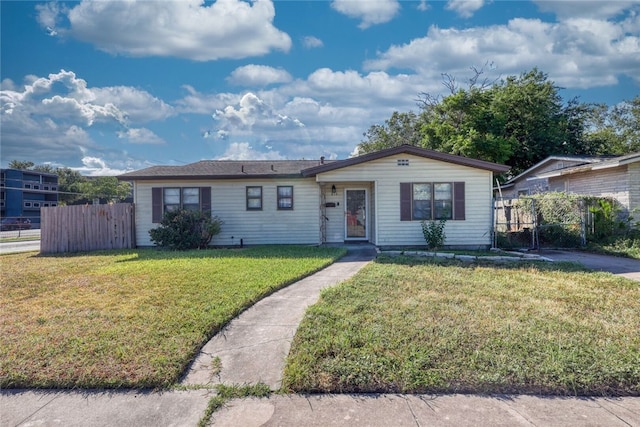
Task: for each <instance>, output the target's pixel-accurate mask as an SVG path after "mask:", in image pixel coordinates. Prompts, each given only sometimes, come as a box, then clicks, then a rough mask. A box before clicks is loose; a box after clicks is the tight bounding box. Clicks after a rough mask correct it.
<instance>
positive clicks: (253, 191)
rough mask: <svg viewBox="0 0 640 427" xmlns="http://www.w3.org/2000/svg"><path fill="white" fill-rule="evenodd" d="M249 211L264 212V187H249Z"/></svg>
mask: <svg viewBox="0 0 640 427" xmlns="http://www.w3.org/2000/svg"><path fill="white" fill-rule="evenodd" d="M247 210H248V211H259V210H262V187H247Z"/></svg>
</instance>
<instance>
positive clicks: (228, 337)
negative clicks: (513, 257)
mask: <svg viewBox="0 0 640 427" xmlns="http://www.w3.org/2000/svg"><path fill="white" fill-rule="evenodd" d="M349 249H350V250H349V253H348V255H347V256H345V257H343V258H342V259H341V260H339V261H338V262H336V263H334V264H332V265H331V266H329V267H328V268H326V269H324V270H322V271H320V272H318V273H316V274H314V275H312V276H309V277H307V278H306V279H303V280H301V281H299V282H297V283H295V284H293V285H291V286H289V287H287V288H285V289H282V290H281V291H278V292H276V293H274V294H273V295H271V296H269V297H267V298H265V299H264V300H262V301H260V302H258V303H257V304H255V305H254V306H253V307H252V308H250V309H248V310H247V311H245V312H244V313H242V314H241V315H240V316H239V317H238V318H236V319H234V320H233V321H232V322H231V323H230V324H229V325H228V327H227V328H225V330H224V331H222V332H221V333H219V334H218V335H216V336H215V337H214V338H213V339H212V340H211V341H210V342H209V343H207V344H206V345H205V346H204V347H203V349H202V352H201V353H200V355H199V356H198V357H197V358H196V360H195V361H194V363H193V364H192V366H191V368H190V369H189V371H188V372H187V374H186V375H185V377H184V379H183V381H182V384H183V385H187V386H188V385H191V386H209V385H213V384H217V383H221V382H222V383H225V384H254V383H257V382H264V383H266V384H268V385H269V386H270V387H271V388H272V389H278V388H279V387H280V384H281V382H282V369H283V367H284V359H285V357H286V355H287V353H288V351H289V348H290V345H291V340H292V338H293V336H294V334H295V331H296V329H297V326H298V324H299V322H300V320H301V319H302V316H303V314H304V311H305V309H306V308H307V307H308V306H309V305H310V304H313V303H314V302H315V301H316V300H317V298H318V295H319V293H320V290H321V289H322V288H324V287H327V286H331V285H334V284H337V283H339V282H341V281H343V280H344V279H346V278H348V277H350V276H351V275H353V274H355V273H356V272H357V271H358V270H360V268H362V267H363V266H364V265H366V264H367V263H368V262H369V261H370V260H371V259H373V258H374V257H375V249H374V248H373V247H368V246H353V247H350V248H349ZM552 258H553V257H552ZM216 356H217V357H219V358H220V365H221V370H220V371H219V372H216V371H215V370H214V368H213V366H212V362H213V361H214V357H216ZM213 394H214V392H213V391H211V390H207V389H196V390H184V391H165V392H146V391H50V390H3V391H0V427H5V426H23V427H26V426H60V425H64V426H90V427H95V426H139V427H146V426H154V427H155V426H195V425H197V422H198V420H200V418H201V417H202V416H203V415H204V413H205V410H206V407H207V403H208V401H209V399H210V397H212V396H213ZM212 425H214V426H261V425H265V426H333V425H337V426H340V425H344V426H390V425H394V426H426V425H434V426H502V425H503V426H584V425H590V426H627V427H628V426H632V427H640V398H637V397H627V398H562V397H539V396H478V395H435V396H434V395H311V396H304V395H290V396H286V395H285V396H283V395H274V396H272V397H271V398H269V399H255V398H249V399H237V400H233V401H231V402H229V403H228V404H227V405H226V406H225V408H223V409H221V410H219V411H217V412H216V413H214V415H213V418H212Z"/></svg>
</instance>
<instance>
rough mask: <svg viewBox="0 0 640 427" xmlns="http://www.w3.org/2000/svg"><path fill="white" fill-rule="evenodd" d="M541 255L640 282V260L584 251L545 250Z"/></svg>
mask: <svg viewBox="0 0 640 427" xmlns="http://www.w3.org/2000/svg"><path fill="white" fill-rule="evenodd" d="M539 255H542V256H544V257H547V258H551V259H552V260H554V261H571V262H578V263H580V264H582V265H584V266H585V267H587V268H590V269H592V270H596V271H607V272H609V273H613V274H616V275H618V276H623V277H626V278H628V279H633V280H638V281H640V260H637V259H631V258H622V257H615V256H610V255H599V254H592V253H589V252H582V251H553V250H544V251H540V252H539Z"/></svg>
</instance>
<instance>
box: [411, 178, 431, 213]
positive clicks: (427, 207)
mask: <svg viewBox="0 0 640 427" xmlns="http://www.w3.org/2000/svg"><path fill="white" fill-rule="evenodd" d="M412 211H413V214H412V218H413V219H419V220H423V219H431V184H413V209H412Z"/></svg>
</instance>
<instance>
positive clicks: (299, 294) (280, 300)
mask: <svg viewBox="0 0 640 427" xmlns="http://www.w3.org/2000/svg"><path fill="white" fill-rule="evenodd" d="M375 256H376V249H375V248H374V247H373V246H361V247H358V246H354V247H352V248H351V249H350V250H349V252H348V253H347V255H346V256H344V257H342V258H341V259H340V260H338V261H337V262H335V263H333V264H332V265H330V266H329V267H327V268H325V269H324V270H322V271H321V272H318V273H316V274H313V275H311V276H309V277H306V278H304V279H302V280H300V281H298V282H296V283H295V284H294V285H291V286H288V287H286V288H284V289H281V290H280V291H278V292H276V293H274V294H273V295H271V296H269V297H267V298H265V299H263V300H261V301H259V302H257V303H256V304H255V305H253V306H252V307H251V308H249V309H248V310H246V311H245V312H243V313H242V314H241V315H240V316H238V317H237V318H235V319H233V320H232V321H231V323H229V325H228V326H227V327H226V328H225V329H224V330H223V331H221V332H220V333H218V334H217V335H216V336H214V337H213V339H211V341H209V342H208V343H207V344H205V346H204V347H203V348H202V351H201V352H200V354H199V355H198V356H197V357H196V359H195V361H194V362H193V364H192V365H191V367H190V369H189V371H188V373H187V375H186V377H185V378H184V379H183V381H182V384H183V385H190V386H191V385H211V384H220V383H223V384H255V383H258V382H262V383H264V384H267V385H268V386H270V387H271V389H272V390H278V389H279V388H280V386H281V384H282V371H283V369H284V361H285V358H286V357H287V354H289V348H290V347H291V341H292V340H293V336H294V335H295V333H296V329H298V325H299V324H300V322H301V321H302V317H303V316H304V313H305V311H306V309H307V307H309V306H310V305H312V304H314V303H315V302H316V301H317V300H318V297H319V296H320V291H321V290H322V289H323V288H326V287H328V286H332V285H335V284H338V283H340V282H342V281H343V280H345V279H347V278H349V277H351V276H352V275H354V274H355V273H357V272H358V270H360V269H361V268H362V267H364V266H365V265H366V264H367V263H368V262H370V261H371V260H372V259H373V258H375ZM215 357H217V358H219V364H220V365H221V369H220V372H215V371H214V370H213V369H212V366H213V365H214V364H213V363H212V362H214V358H215Z"/></svg>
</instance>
